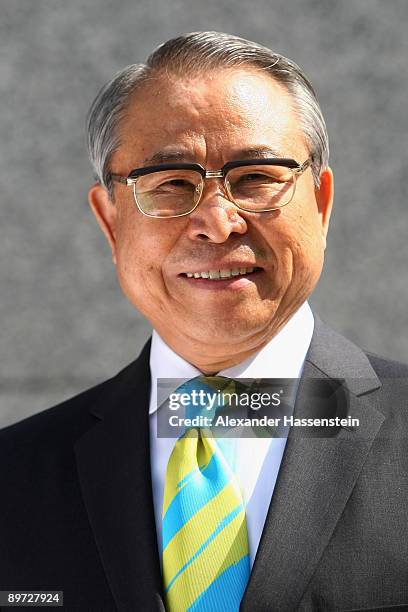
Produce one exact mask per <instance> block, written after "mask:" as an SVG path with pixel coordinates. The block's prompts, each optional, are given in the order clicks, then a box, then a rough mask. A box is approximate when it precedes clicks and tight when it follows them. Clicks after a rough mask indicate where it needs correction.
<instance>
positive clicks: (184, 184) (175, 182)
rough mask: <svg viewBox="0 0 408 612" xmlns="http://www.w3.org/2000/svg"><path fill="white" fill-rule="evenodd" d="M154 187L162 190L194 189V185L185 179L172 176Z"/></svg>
mask: <svg viewBox="0 0 408 612" xmlns="http://www.w3.org/2000/svg"><path fill="white" fill-rule="evenodd" d="M156 189H158V190H160V191H163V192H172V191H187V190H188V191H191V190H192V189H194V185H193V184H192V183H190V182H189V181H187V180H185V179H182V178H174V179H170V180H168V181H165V182H164V183H161V184H160V185H157V187H156Z"/></svg>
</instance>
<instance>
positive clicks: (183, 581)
mask: <svg viewBox="0 0 408 612" xmlns="http://www.w3.org/2000/svg"><path fill="white" fill-rule="evenodd" d="M235 388H236V383H235V381H233V380H230V379H227V378H223V377H218V376H211V377H204V376H201V377H198V378H195V379H193V380H191V381H189V382H188V383H186V384H184V385H182V387H179V389H178V390H177V391H179V392H183V393H186V392H191V391H193V390H195V391H198V392H199V391H204V392H206V393H208V392H212V393H216V392H217V391H218V390H220V391H221V392H222V393H226V392H228V393H233V392H234V391H235ZM218 398H219V395H218ZM222 405H224V406H225V403H222ZM220 407H221V406H220V404H218V405H214V407H213V410H212V414H211V412H210V413H209V412H208V411H207V410H205V412H206V414H207V415H208V414H211V416H214V414H215V411H216V410H217V409H219V408H220ZM196 414H197V412H196ZM186 416H187V415H186ZM229 442H231V443H234V440H225V439H224V440H222V441H221V440H220V441H219V442H217V441H216V440H215V439H214V437H213V435H212V433H211V431H210V430H209V429H203V428H189V429H187V430H186V431H185V432H184V434H183V435H182V436H181V437H180V438H179V439H178V440H177V441H176V443H175V445H174V448H173V451H172V453H171V455H170V459H169V461H168V464H167V472H166V481H165V489H164V501H163V515H162V521H163V523H162V534H163V559H162V560H163V579H164V590H165V596H166V607H167V610H169V612H184V611H187V610H188V611H189V612H235V611H238V610H239V606H240V602H241V599H242V596H243V593H244V591H245V588H246V585H247V583H248V579H249V573H250V565H249V549H248V534H247V525H246V518H245V507H244V502H243V498H242V493H241V490H240V487H239V485H238V482H237V480H236V477H235V475H234V472H233V470H232V469H231V464H230V463H229V462H228V461H227V459H226V457H227V455H228V444H229ZM221 448H222V451H221ZM229 459H231V457H230V458H229Z"/></svg>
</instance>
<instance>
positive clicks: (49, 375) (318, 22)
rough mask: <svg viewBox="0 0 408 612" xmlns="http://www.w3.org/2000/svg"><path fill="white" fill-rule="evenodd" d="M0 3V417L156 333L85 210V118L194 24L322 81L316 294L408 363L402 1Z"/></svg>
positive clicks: (407, 8) (62, 388)
mask: <svg viewBox="0 0 408 612" xmlns="http://www.w3.org/2000/svg"><path fill="white" fill-rule="evenodd" d="M0 7H1V11H0V49H1V54H0V100H1V113H0V138H1V147H0V193H1V218H2V220H1V224H0V232H1V236H0V269H1V276H0V278H1V299H0V316H1V329H2V334H1V364H0V426H4V425H6V424H8V423H11V422H13V421H17V420H19V419H21V418H23V417H25V416H27V415H29V414H31V413H34V412H36V411H39V410H43V409H45V408H47V407H49V406H50V405H52V404H54V403H57V402H59V401H62V400H63V399H65V398H67V397H69V396H70V395H72V394H74V393H77V392H79V391H81V390H83V389H85V388H86V387H88V386H91V385H93V384H96V383H97V382H99V381H102V380H103V379H105V378H107V377H109V376H111V375H113V374H114V373H115V372H116V371H118V370H119V369H120V368H121V367H122V366H124V365H125V364H127V363H128V362H129V361H131V360H132V359H133V358H134V357H135V356H136V355H137V353H138V351H139V349H140V348H141V346H142V343H143V341H144V340H145V339H146V338H147V337H148V335H149V326H148V324H147V323H146V322H145V321H144V320H143V319H142V318H141V316H140V315H139V314H138V313H137V312H135V311H134V310H133V308H132V307H131V306H130V305H129V304H128V303H127V302H126V300H125V298H124V297H122V295H121V293H120V290H119V288H118V285H117V282H116V278H115V274H114V268H113V266H112V264H111V261H110V255H109V249H108V248H107V245H105V242H104V238H103V236H102V234H100V232H99V229H98V228H97V226H96V223H94V220H93V218H92V216H91V212H90V210H88V207H87V202H86V193H87V189H88V186H89V185H90V183H91V180H92V175H91V170H90V166H89V164H88V161H87V156H86V149H85V137H84V122H85V116H86V112H87V109H88V107H89V105H90V103H91V101H92V99H93V97H94V96H95V94H96V92H97V90H98V89H99V88H100V87H101V86H102V84H103V83H104V82H105V81H106V80H107V79H109V78H110V77H111V76H112V75H113V73H114V72H115V71H117V70H118V69H120V68H122V67H123V66H125V65H127V64H129V63H133V62H135V61H143V60H144V59H145V58H146V56H147V55H148V53H149V52H150V51H151V50H152V49H153V48H154V47H155V46H156V45H157V44H159V43H161V42H163V41H164V40H167V39H168V38H170V37H172V36H174V35H176V34H178V33H181V32H185V31H191V30H204V29H215V30H223V31H228V32H232V33H236V34H239V35H241V36H244V37H246V38H250V39H252V40H256V41H258V42H260V43H263V44H266V45H267V46H270V47H271V48H272V49H274V50H276V51H279V52H280V53H283V54H285V55H288V56H289V57H291V58H292V59H294V60H295V61H297V62H298V63H299V64H300V65H301V66H302V67H303V68H304V69H305V71H306V73H307V74H308V75H309V77H310V78H311V80H312V82H313V83H314V85H315V87H316V89H317V92H318V94H319V98H320V101H321V104H322V107H323V110H324V113H325V116H326V119H327V124H328V128H329V134H330V136H331V151H332V155H331V163H332V167H333V169H334V172H335V178H336V199H335V212H334V216H333V219H332V225H331V231H330V240H329V247H328V252H327V260H326V268H325V272H324V274H323V277H322V279H321V282H320V285H319V288H318V289H317V291H316V292H315V294H314V296H313V298H312V304H313V305H314V307H315V309H316V311H317V312H318V313H319V314H320V316H321V317H322V318H323V319H325V320H326V321H327V322H328V323H330V324H331V325H332V326H333V327H335V328H336V329H337V330H339V331H340V332H342V333H343V334H345V335H346V336H348V337H349V338H350V339H352V340H353V341H355V342H356V343H357V344H359V345H360V346H362V347H364V348H369V349H371V350H373V351H375V352H378V353H381V354H384V355H386V356H389V357H392V358H395V359H399V360H403V361H408V341H407V323H408V320H407V301H408V285H407V262H408V246H407V225H408V224H407V176H408V169H407V159H408V157H407V144H408V143H407V134H408V130H407V122H406V116H407V99H408V74H407V72H408V61H407V60H408V37H407V36H406V31H407V24H408V2H406V0H392V1H390V2H383V1H381V0H349V1H343V2H339V1H337V2H334V1H333V2H329V1H324V0H303V2H294V1H291V0H269V1H268V0H254V1H252V2H249V1H247V2H242V1H237V0H208V1H207V2H206V3H204V2H200V1H197V0H170V1H168V0H150V2H142V3H139V2H135V1H132V0H122V1H121V2H113V1H112V0H100V1H92V0H88V1H87V0H70V1H69V2H66V1H65V2H63V1H62V0H35V1H33V0H6V1H4V0H2V1H1V2H0Z"/></svg>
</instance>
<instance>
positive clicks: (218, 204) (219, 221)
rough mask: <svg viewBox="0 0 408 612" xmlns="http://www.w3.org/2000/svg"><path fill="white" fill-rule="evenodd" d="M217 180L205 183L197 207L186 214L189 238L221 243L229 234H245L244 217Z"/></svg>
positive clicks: (245, 223) (246, 228)
mask: <svg viewBox="0 0 408 612" xmlns="http://www.w3.org/2000/svg"><path fill="white" fill-rule="evenodd" d="M217 183H218V181H211V185H208V187H207V185H206V188H204V192H203V194H202V196H201V200H200V203H199V204H198V206H197V208H196V209H195V210H194V211H193V212H192V213H191V214H190V215H189V216H188V219H189V224H188V227H187V235H188V237H189V238H190V239H191V240H199V241H205V242H214V243H222V242H225V241H226V240H227V239H228V238H229V237H230V236H231V234H245V233H246V232H247V230H248V227H247V222H246V220H245V218H244V217H243V216H242V215H241V214H240V213H241V212H242V211H240V209H239V208H237V207H236V206H235V204H234V203H233V202H231V201H230V200H229V199H228V197H227V194H226V193H224V191H222V190H221V188H220V187H218V186H217Z"/></svg>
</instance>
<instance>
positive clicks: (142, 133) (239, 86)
mask: <svg viewBox="0 0 408 612" xmlns="http://www.w3.org/2000/svg"><path fill="white" fill-rule="evenodd" d="M261 136H262V137H263V138H264V139H265V141H270V142H269V144H271V145H274V147H272V148H277V149H282V150H283V149H284V148H285V147H286V148H287V147H288V145H292V144H293V143H295V141H297V140H299V139H300V140H302V141H304V138H303V135H302V133H301V132H300V127H299V125H298V121H297V118H296V114H295V111H294V109H293V103H292V99H291V96H290V94H289V93H288V92H287V91H286V89H285V88H284V87H283V86H282V85H280V84H279V83H277V82H276V81H274V80H273V79H272V78H271V77H270V76H268V75H266V74H264V73H261V72H260V71H259V70H256V69H254V70H248V69H223V70H218V71H216V72H213V73H204V74H202V75H199V76H196V77H185V78H180V77H178V76H174V75H171V74H168V75H165V76H164V75H161V76H159V77H157V78H155V79H153V80H151V81H148V82H147V83H145V84H144V85H143V86H142V87H141V88H140V89H139V90H138V91H136V92H135V93H134V94H133V96H132V97H131V99H130V101H129V103H128V107H127V109H126V111H125V113H124V116H123V119H122V121H121V124H120V141H121V145H122V146H121V147H120V149H124V148H127V149H133V150H134V157H135V158H136V157H137V161H138V163H144V160H145V159H147V158H149V157H151V156H152V155H153V154H154V153H155V152H156V151H155V149H156V150H160V149H163V148H165V147H166V146H173V148H174V145H180V147H181V148H183V149H187V150H189V151H191V155H192V157H200V158H201V159H202V161H205V160H206V159H207V156H208V155H207V151H208V152H211V151H213V150H217V151H221V149H222V148H225V149H229V148H231V146H235V145H236V144H237V143H240V142H242V144H247V145H251V144H258V143H260V142H262V138H261ZM251 139H252V142H251ZM254 139H255V141H254ZM243 141H245V142H243ZM265 144H268V142H265ZM291 148H293V146H291ZM117 153H119V155H117V156H116V155H115V157H117V158H119V159H120V158H121V157H122V156H121V155H120V151H118V152H117ZM226 155H228V152H226ZM286 156H290V155H289V154H288V155H286ZM135 162H136V159H135ZM133 167H135V166H133Z"/></svg>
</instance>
